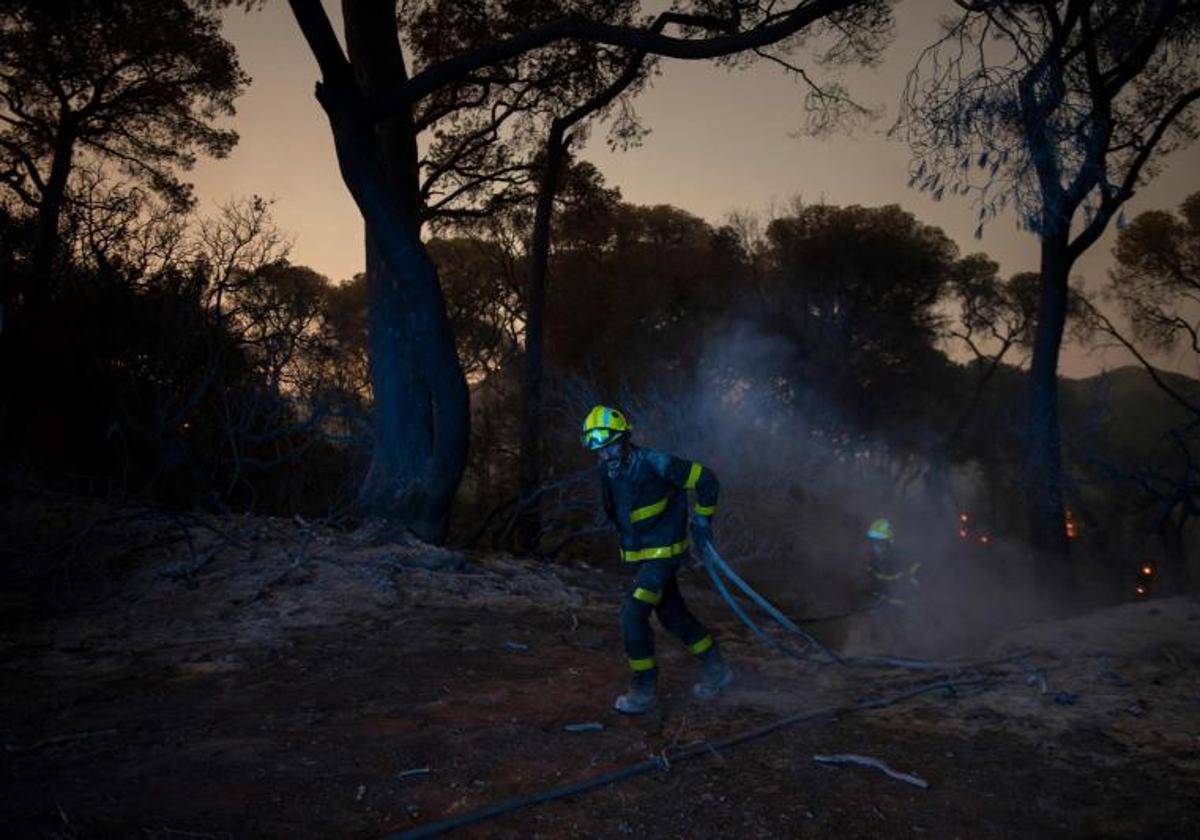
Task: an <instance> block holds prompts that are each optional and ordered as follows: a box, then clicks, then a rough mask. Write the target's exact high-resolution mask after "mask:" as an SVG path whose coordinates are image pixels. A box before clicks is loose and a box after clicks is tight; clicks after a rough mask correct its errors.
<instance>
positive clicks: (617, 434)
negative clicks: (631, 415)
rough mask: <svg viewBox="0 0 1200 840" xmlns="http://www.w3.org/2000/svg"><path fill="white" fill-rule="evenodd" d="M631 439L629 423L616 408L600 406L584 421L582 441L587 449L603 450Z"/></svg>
mask: <svg viewBox="0 0 1200 840" xmlns="http://www.w3.org/2000/svg"><path fill="white" fill-rule="evenodd" d="M625 437H629V421H628V420H626V419H625V415H624V414H622V413H621V412H619V411H617V410H616V409H615V408H609V407H608V406H606V405H598V406H596V407H595V408H593V409H592V410H591V411H589V412H588V415H587V417H585V418H584V420H583V434H582V436H581V438H580V439H581V441H582V442H583V445H584V447H586V448H587V449H592V450H596V449H603V448H604V447H606V446H609V445H611V444H614V443H616V442H617V441H618V440H620V439H621V438H625Z"/></svg>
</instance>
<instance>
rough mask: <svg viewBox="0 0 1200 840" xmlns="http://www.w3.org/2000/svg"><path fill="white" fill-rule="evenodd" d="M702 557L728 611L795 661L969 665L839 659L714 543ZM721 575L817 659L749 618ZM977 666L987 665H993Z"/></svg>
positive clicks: (940, 665)
mask: <svg viewBox="0 0 1200 840" xmlns="http://www.w3.org/2000/svg"><path fill="white" fill-rule="evenodd" d="M700 557H701V560H702V562H703V563H704V569H705V571H707V572H708V576H709V578H710V579H711V580H712V582H713V587H714V588H715V589H716V590H717V592H718V593H719V594H720V596H721V598H722V600H724V601H725V603H726V604H727V605H728V606H729V608H730V609H731V610H732V611H733V614H734V615H736V616H737V617H738V619H739V620H740V621H741V622H742V623H743V624H745V625H746V627H748V628H749V629H750V630H751V631H753V633H754V635H756V636H758V638H759V639H761V640H762V641H763V642H765V643H766V644H767V646H768V647H770V648H771V649H773V650H775V651H776V652H779V653H782V654H784V655H785V656H790V657H792V658H793V659H799V660H801V661H804V662H812V663H815V664H818V665H831V664H837V665H842V666H846V667H860V668H904V669H908V670H914V671H935V670H942V669H946V668H960V667H963V666H964V664H966V663H961V662H937V661H933V660H927V659H912V658H909V657H905V656H838V655H837V654H836V653H834V652H833V651H832V650H830V649H829V648H828V647H826V646H825V645H823V644H821V642H820V641H818V640H817V639H816V637H814V636H813V635H811V634H810V633H807V632H805V631H804V630H802V629H801V628H800V627H799V625H797V624H796V622H794V621H792V619H790V618H788V617H787V616H786V615H785V614H784V613H783V612H782V611H781V610H780V609H779V608H778V607H776V606H775V605H774V604H772V603H771V602H770V601H768V600H767V599H766V598H764V597H763V596H762V595H760V594H759V593H758V592H757V591H755V589H754V588H753V587H752V586H750V584H748V583H746V581H745V580H744V579H743V578H742V577H741V575H739V574H738V573H737V572H735V571H734V570H733V569H732V568H730V566H729V564H728V563H726V562H725V559H724V558H723V557H721V554H720V552H718V551H717V547H716V546H715V545H714V544H713V541H712V540H711V539H707V540H704V541H703V542H702V543H701V544H700ZM722 575H724V576H725V577H726V578H728V579H729V580H730V581H731V582H732V583H733V585H734V586H736V587H737V588H738V589H739V590H741V592H742V593H743V594H744V595H745V596H746V597H747V598H749V599H750V600H751V601H752V602H754V604H755V605H756V606H757V607H758V608H759V609H761V610H762V611H763V612H764V613H766V614H767V615H768V616H769V617H770V618H771V619H772V620H774V621H775V623H776V624H778V625H779V626H780V627H782V628H783V629H784V630H785V631H787V632H788V633H790V634H791V635H793V636H799V637H800V638H801V639H803V640H804V642H805V643H806V644H807V645H808V647H809V648H810V649H815V650H816V651H817V654H818V655H817V656H814V655H812V654H809V653H804V652H801V651H797V650H795V649H793V648H792V647H791V646H789V645H785V644H783V643H781V642H780V641H778V640H777V639H774V638H772V637H771V636H769V635H768V634H767V633H766V632H765V631H764V630H763V629H762V628H761V627H760V626H759V625H758V624H757V623H755V621H754V619H752V618H750V616H749V615H747V613H746V611H745V610H744V609H743V608H742V605H741V604H739V603H738V601H737V599H736V598H734V597H733V595H732V594H731V593H730V591H729V587H728V586H726V585H725V581H724V580H722ZM859 612H865V610H860V611H859ZM854 614H855V613H847V614H846V615H854ZM997 661H1006V660H997ZM975 664H976V665H986V664H990V663H975Z"/></svg>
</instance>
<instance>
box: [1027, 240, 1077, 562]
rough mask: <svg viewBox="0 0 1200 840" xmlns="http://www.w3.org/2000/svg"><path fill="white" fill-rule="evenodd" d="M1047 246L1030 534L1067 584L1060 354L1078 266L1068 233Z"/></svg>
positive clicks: (1032, 377)
mask: <svg viewBox="0 0 1200 840" xmlns="http://www.w3.org/2000/svg"><path fill="white" fill-rule="evenodd" d="M1041 250H1042V253H1041V290H1040V295H1039V298H1038V314H1037V327H1036V332H1035V333H1034V343H1033V360H1032V362H1031V365H1030V370H1029V394H1028V403H1027V405H1026V441H1025V445H1026V450H1025V470H1026V481H1027V483H1028V490H1029V538H1030V542H1031V543H1032V545H1033V548H1034V551H1035V553H1036V554H1037V555H1039V556H1040V557H1041V558H1042V559H1046V560H1049V561H1051V562H1053V563H1054V564H1055V568H1056V571H1057V574H1058V575H1059V576H1061V581H1060V582H1061V583H1063V584H1065V583H1066V582H1067V576H1068V573H1069V569H1068V568H1067V564H1068V559H1069V556H1070V548H1069V545H1068V542H1067V533H1066V525H1065V510H1064V503H1063V467H1062V440H1061V437H1060V430H1059V417H1058V355H1059V350H1060V348H1061V347H1062V338H1063V330H1064V326H1065V324H1066V319H1067V288H1068V286H1067V280H1068V277H1069V275H1070V271H1071V264H1072V260H1071V258H1070V254H1069V251H1068V249H1067V237H1066V233H1065V232H1064V233H1061V234H1060V233H1053V234H1046V235H1044V236H1043V238H1042V243H1041Z"/></svg>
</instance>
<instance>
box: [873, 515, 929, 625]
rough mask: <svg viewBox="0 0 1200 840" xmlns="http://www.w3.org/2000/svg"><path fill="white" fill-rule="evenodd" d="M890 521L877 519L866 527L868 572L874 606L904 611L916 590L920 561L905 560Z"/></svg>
mask: <svg viewBox="0 0 1200 840" xmlns="http://www.w3.org/2000/svg"><path fill="white" fill-rule="evenodd" d="M895 536H896V534H895V530H894V529H893V528H892V523H891V520H889V519H876V520H875V521H874V522H872V523H871V527H870V528H868V529H867V573H868V574H869V575H870V577H871V582H872V588H871V591H872V595H873V596H874V598H875V605H876V606H877V607H883V608H888V609H893V610H902V609H904V608H905V607H907V606H908V605H909V603H910V602H911V600H912V599H913V597H915V595H916V593H917V588H918V586H919V581H918V579H917V572H918V571H919V570H920V568H921V564H920V563H919V562H914V563H905V562H904V560H903V559H902V558H901V557H900V554H899V552H897V551H896V547H895V543H894V539H895Z"/></svg>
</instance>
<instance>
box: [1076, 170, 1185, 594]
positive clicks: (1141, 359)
mask: <svg viewBox="0 0 1200 840" xmlns="http://www.w3.org/2000/svg"><path fill="white" fill-rule="evenodd" d="M1114 255H1115V256H1116V266H1115V267H1114V268H1113V270H1112V271H1111V273H1110V275H1109V283H1108V286H1107V287H1106V289H1105V298H1107V299H1108V300H1109V301H1111V302H1113V303H1115V304H1117V306H1118V307H1119V309H1120V310H1121V312H1122V313H1123V314H1124V315H1125V317H1126V318H1127V319H1128V321H1129V324H1130V326H1131V328H1132V329H1131V331H1130V332H1128V333H1127V332H1126V331H1125V330H1122V329H1121V328H1120V327H1119V326H1118V325H1117V324H1116V323H1114V321H1113V320H1112V319H1111V318H1110V317H1108V316H1107V315H1105V314H1104V313H1103V312H1102V311H1101V310H1100V309H1099V308H1097V307H1095V306H1092V307H1091V308H1090V310H1089V317H1090V321H1091V323H1092V325H1093V326H1094V327H1095V328H1096V329H1097V330H1098V332H1099V333H1100V334H1101V335H1103V336H1105V337H1107V338H1108V339H1109V340H1111V341H1114V342H1115V343H1117V344H1119V345H1120V346H1122V347H1124V348H1125V349H1126V350H1128V351H1129V352H1130V353H1131V354H1132V355H1133V356H1134V358H1135V359H1137V361H1138V363H1139V364H1140V365H1141V367H1142V369H1143V370H1144V371H1145V372H1146V374H1147V376H1148V377H1149V378H1150V380H1151V381H1152V382H1153V383H1154V386H1155V387H1156V388H1157V389H1158V390H1159V391H1160V392H1161V393H1162V394H1164V395H1165V396H1166V397H1167V398H1168V399H1169V400H1170V401H1171V402H1172V403H1174V405H1175V407H1177V408H1178V409H1179V410H1180V417H1179V420H1178V422H1176V423H1174V424H1172V428H1170V429H1168V431H1167V432H1166V434H1164V435H1163V436H1162V438H1161V440H1159V441H1158V442H1157V444H1156V445H1155V446H1154V447H1153V448H1152V449H1150V450H1149V451H1147V452H1145V453H1137V455H1136V456H1135V458H1136V460H1134V459H1133V458H1130V459H1121V458H1119V456H1118V457H1114V456H1113V455H1112V454H1104V455H1102V454H1100V453H1092V455H1091V457H1090V460H1091V462H1092V463H1093V464H1094V465H1098V466H1099V467H1100V468H1101V469H1102V471H1103V472H1104V473H1105V475H1106V476H1107V477H1109V478H1111V479H1116V480H1117V481H1118V482H1119V483H1120V485H1122V486H1130V487H1133V488H1135V490H1136V492H1137V493H1138V495H1139V496H1141V497H1142V498H1143V499H1145V500H1147V501H1149V503H1150V504H1151V506H1152V507H1153V509H1154V517H1153V519H1154V523H1153V524H1154V530H1155V532H1156V533H1157V536H1158V537H1159V539H1160V540H1161V543H1162V545H1163V549H1164V556H1165V559H1166V561H1167V562H1166V564H1165V566H1164V568H1163V570H1162V571H1163V573H1164V574H1163V577H1164V579H1165V581H1166V588H1167V590H1168V591H1171V590H1174V589H1177V588H1181V587H1183V586H1188V587H1191V588H1194V587H1196V586H1197V585H1200V572H1197V571H1196V570H1193V569H1190V567H1189V564H1188V553H1187V541H1186V540H1185V538H1184V535H1185V533H1186V531H1187V529H1188V527H1189V524H1190V523H1191V522H1192V521H1193V520H1194V519H1195V518H1197V517H1200V389H1198V388H1197V387H1196V383H1195V381H1194V380H1188V379H1184V378H1182V377H1179V376H1177V375H1172V374H1170V373H1168V372H1166V371H1164V370H1162V368H1161V367H1160V366H1158V365H1156V364H1154V363H1153V361H1152V356H1153V354H1154V353H1163V352H1175V351H1179V350H1181V349H1182V350H1190V351H1191V356H1190V357H1188V360H1189V361H1190V362H1192V363H1193V364H1195V363H1200V322H1198V321H1197V313H1196V306H1197V304H1200V193H1194V194H1192V195H1190V196H1188V198H1187V199H1185V200H1184V202H1183V205H1182V206H1181V207H1180V213H1179V215H1178V216H1175V215H1172V214H1171V213H1167V212H1163V211H1157V210H1155V211H1149V212H1146V213H1142V214H1140V215H1138V216H1137V217H1136V218H1135V219H1134V220H1133V221H1132V222H1131V223H1130V224H1129V225H1128V226H1127V227H1126V228H1125V229H1123V230H1122V231H1121V232H1120V234H1119V235H1118V237H1117V244H1116V247H1115V249H1114ZM1123 460H1124V461H1125V462H1124V463H1122V461H1123Z"/></svg>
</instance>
